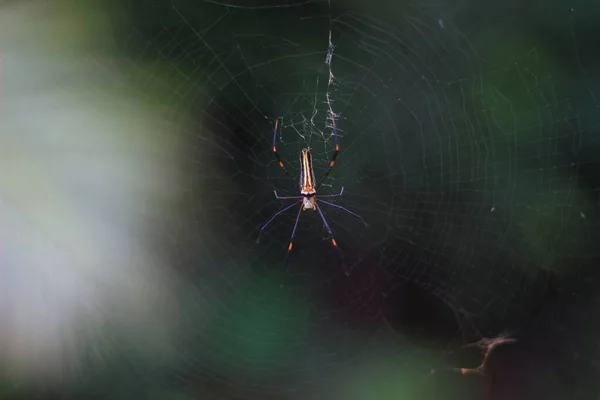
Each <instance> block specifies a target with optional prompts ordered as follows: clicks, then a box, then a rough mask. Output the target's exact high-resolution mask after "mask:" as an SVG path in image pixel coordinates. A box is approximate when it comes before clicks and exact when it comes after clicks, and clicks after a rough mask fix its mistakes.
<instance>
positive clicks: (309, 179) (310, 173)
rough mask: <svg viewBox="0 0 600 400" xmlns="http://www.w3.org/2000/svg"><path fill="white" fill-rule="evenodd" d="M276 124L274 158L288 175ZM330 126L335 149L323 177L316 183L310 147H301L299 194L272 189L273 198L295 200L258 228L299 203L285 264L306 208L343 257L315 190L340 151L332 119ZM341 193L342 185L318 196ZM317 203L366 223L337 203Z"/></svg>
mask: <svg viewBox="0 0 600 400" xmlns="http://www.w3.org/2000/svg"><path fill="white" fill-rule="evenodd" d="M278 126H279V120H276V121H275V127H274V128H273V154H274V155H275V158H276V159H277V164H278V165H279V166H280V167H281V168H282V169H283V171H284V172H285V174H286V175H287V176H290V175H289V173H288V171H287V168H286V167H285V164H284V163H283V161H282V160H281V157H280V156H279V154H278V153H277V128H278ZM332 127H333V133H332V134H333V138H334V141H335V150H334V153H333V156H332V157H331V161H329V169H328V170H327V172H326V173H325V175H324V176H323V179H322V180H321V181H320V183H319V184H317V181H316V179H315V172H314V169H313V162H312V155H311V152H310V147H306V148H304V149H302V150H301V151H300V182H299V186H300V187H299V189H300V195H298V196H283V197H282V196H279V195H278V194H277V191H274V193H275V198H276V199H277V200H291V199H294V200H296V202H294V203H292V204H291V205H289V206H287V207H285V208H283V209H282V210H280V211H278V212H277V213H275V215H273V216H272V217H271V219H269V220H268V221H267V222H266V223H265V224H264V225H263V226H262V227H261V228H260V230H261V232H262V231H263V230H264V229H265V228H266V227H267V226H268V225H269V224H270V223H271V222H272V221H273V220H274V219H275V218H276V217H277V216H279V215H281V214H282V213H284V212H285V211H287V210H289V209H290V208H292V207H293V206H294V205H297V204H298V203H301V205H300V209H299V210H298V214H297V216H296V222H295V224H294V229H293V230H292V235H291V237H290V242H289V244H288V247H287V253H286V264H287V257H288V256H289V253H290V252H291V251H292V248H293V242H294V237H295V236H296V228H298V221H299V220H300V214H301V213H302V211H306V210H313V211H317V212H318V213H319V216H320V217H321V220H322V222H323V226H324V227H325V229H326V230H327V233H328V234H329V241H330V242H331V244H332V246H333V247H334V248H335V249H336V250H337V251H338V253H339V255H340V256H341V257H342V258H343V254H342V252H341V250H340V249H339V247H338V245H337V242H336V240H335V238H334V237H333V231H332V230H331V228H330V226H329V224H328V223H327V220H326V219H325V215H323V212H322V211H321V208H320V207H319V206H318V204H317V191H318V189H319V187H320V185H322V184H323V182H324V180H325V178H327V176H328V175H329V173H330V172H331V169H332V168H333V166H334V165H335V160H336V158H337V155H338V153H339V151H340V146H339V144H338V141H337V128H336V124H335V120H333V124H332ZM343 193H344V187H343V186H342V189H341V190H340V192H339V193H337V194H328V195H321V196H319V197H320V198H323V197H339V196H341V195H342V194H343ZM319 203H324V204H326V205H329V206H331V207H334V208H337V209H340V210H342V211H345V212H346V213H348V214H350V215H352V216H353V217H355V218H357V219H360V220H361V221H362V222H363V223H364V224H365V225H367V224H366V222H365V221H364V220H363V219H362V218H361V217H360V216H359V215H357V214H355V213H353V212H352V211H350V210H348V209H346V208H344V207H342V206H340V205H337V204H335V203H330V202H328V201H325V200H320V201H319Z"/></svg>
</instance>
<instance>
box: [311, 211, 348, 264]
mask: <svg viewBox="0 0 600 400" xmlns="http://www.w3.org/2000/svg"><path fill="white" fill-rule="evenodd" d="M315 208H316V209H317V211H318V212H319V215H320V216H321V220H322V221H323V225H325V229H327V233H329V239H330V240H331V245H332V246H333V247H334V248H335V249H336V250H337V252H338V254H339V255H340V258H341V259H342V260H343V259H344V253H342V250H340V248H339V247H338V244H337V242H336V241H335V238H334V237H333V231H332V230H331V228H330V227H329V224H328V223H327V220H326V219H325V216H324V215H323V212H322V211H321V207H318V206H315Z"/></svg>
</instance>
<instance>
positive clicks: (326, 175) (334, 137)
mask: <svg viewBox="0 0 600 400" xmlns="http://www.w3.org/2000/svg"><path fill="white" fill-rule="evenodd" d="M333 140H334V144H335V150H334V151H333V155H332V156H331V161H329V169H328V170H327V172H325V175H323V178H322V179H321V181H320V182H321V183H319V186H317V191H318V190H319V188H320V187H321V185H322V184H323V182H325V179H327V177H328V176H329V173H330V172H331V170H332V169H333V166H334V165H335V159H336V158H337V156H338V153H339V152H340V145H339V144H338V137H337V127H336V125H335V119H333Z"/></svg>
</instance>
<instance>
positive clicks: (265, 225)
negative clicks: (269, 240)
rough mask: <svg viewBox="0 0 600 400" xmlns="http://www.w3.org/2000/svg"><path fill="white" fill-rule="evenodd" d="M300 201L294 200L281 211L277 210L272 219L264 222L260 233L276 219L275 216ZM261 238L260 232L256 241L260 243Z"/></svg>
mask: <svg viewBox="0 0 600 400" xmlns="http://www.w3.org/2000/svg"><path fill="white" fill-rule="evenodd" d="M298 203H300V202H299V201H296V202H294V203H292V204H290V205H289V206H287V207H286V208H284V209H282V210H279V211H277V212H276V213H275V215H273V216H272V217H271V219H269V220H268V221H267V222H265V223H264V224H263V226H261V227H260V233H261V234H262V232H263V231H264V230H265V228H266V227H267V226H269V224H270V223H271V222H273V220H274V219H275V218H277V217H278V216H280V215H281V214H283V213H284V212H286V211H287V210H289V209H290V208H292V207H294V206H295V205H296V204H298ZM300 209H302V208H300ZM259 240H260V234H259V235H258V239H256V242H257V243H258V241H259Z"/></svg>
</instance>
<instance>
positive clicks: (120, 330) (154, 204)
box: [0, 1, 185, 385]
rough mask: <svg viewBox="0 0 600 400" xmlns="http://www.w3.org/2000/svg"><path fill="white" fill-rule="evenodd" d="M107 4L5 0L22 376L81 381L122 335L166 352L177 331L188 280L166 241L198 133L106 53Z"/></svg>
mask: <svg viewBox="0 0 600 400" xmlns="http://www.w3.org/2000/svg"><path fill="white" fill-rule="evenodd" d="M96 5H100V3H94V2H89V1H82V2H67V1H52V2H41V1H39V2H38V1H24V2H9V3H8V4H3V5H0V52H1V53H0V74H1V75H0V76H1V79H0V90H1V95H0V115H1V119H0V120H1V128H0V371H1V372H2V375H3V377H11V379H15V380H16V381H18V382H20V384H32V385H36V384H40V383H41V384H46V383H51V384H53V385H54V384H66V383H68V382H69V381H71V380H73V379H77V378H78V377H79V375H83V374H85V367H86V366H90V365H94V366H98V365H101V364H102V363H103V362H104V361H105V359H107V358H109V357H111V352H112V351H114V348H115V346H114V343H112V341H113V340H115V338H118V340H119V341H121V342H122V341H125V342H127V343H129V344H130V345H131V346H133V347H134V348H135V350H134V351H137V352H140V353H148V354H146V355H147V356H150V357H153V358H159V357H168V356H169V354H171V353H172V351H173V349H172V346H173V344H174V343H175V336H176V332H177V323H178V304H177V299H176V298H175V295H174V293H175V292H176V285H177V283H176V280H175V277H174V276H173V274H172V272H170V269H169V265H167V263H166V261H164V259H165V258H166V257H163V256H162V255H161V253H160V248H159V247H157V243H155V241H156V238H157V232H160V231H161V229H164V228H165V227H164V226H163V225H162V222H163V221H165V220H166V219H167V217H169V216H173V214H172V213H173V209H174V208H175V204H176V202H177V201H178V199H179V196H180V195H181V190H182V188H183V185H184V183H185V179H184V177H183V172H182V168H180V167H179V166H178V163H177V160H178V159H180V153H179V151H180V150H179V149H180V148H182V147H183V146H184V145H185V144H184V143H182V142H181V141H180V140H176V139H174V138H173V136H172V133H171V132H170V131H169V129H170V127H169V124H168V123H166V122H165V119H164V118H163V117H162V115H163V114H162V112H163V111H165V110H161V109H160V107H157V106H155V105H152V106H151V105H150V104H151V103H154V104H156V103H157V102H156V101H154V102H152V101H148V98H145V99H144V98H142V97H143V96H140V95H136V94H135V93H136V91H135V89H136V88H132V87H131V86H126V85H125V84H124V83H123V82H124V81H125V80H123V79H120V74H123V71H124V70H126V68H123V69H119V68H115V70H111V65H118V64H119V63H118V60H109V59H106V60H103V59H101V58H102V57H103V56H102V54H109V53H110V52H109V51H106V50H110V45H109V44H110V31H109V28H110V24H105V22H106V21H107V20H108V19H107V18H106V16H105V15H103V14H102V10H100V8H99V7H96ZM107 39H108V40H107ZM169 213H171V214H169Z"/></svg>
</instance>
